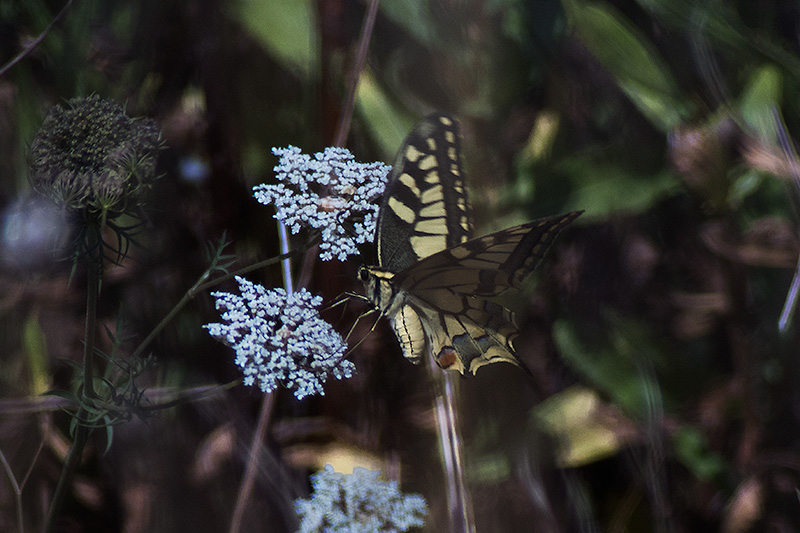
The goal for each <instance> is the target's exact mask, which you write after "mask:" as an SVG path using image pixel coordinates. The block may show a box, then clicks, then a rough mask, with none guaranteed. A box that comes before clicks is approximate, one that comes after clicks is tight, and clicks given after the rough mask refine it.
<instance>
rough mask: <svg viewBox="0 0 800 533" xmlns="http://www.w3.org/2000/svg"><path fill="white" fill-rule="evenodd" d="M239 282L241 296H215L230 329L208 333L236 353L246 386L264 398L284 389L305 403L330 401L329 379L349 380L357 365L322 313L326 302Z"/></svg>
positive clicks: (214, 327)
mask: <svg viewBox="0 0 800 533" xmlns="http://www.w3.org/2000/svg"><path fill="white" fill-rule="evenodd" d="M236 281H237V282H238V283H239V290H240V292H241V296H240V295H236V294H230V293H227V292H213V293H211V295H212V296H214V297H215V298H216V299H217V302H216V305H217V309H218V310H222V311H223V313H222V320H223V321H224V323H217V324H206V325H205V326H203V327H204V328H206V329H207V330H208V332H209V333H210V334H211V336H212V337H215V338H217V339H218V340H220V341H222V342H224V343H225V344H227V345H228V346H230V347H232V348H233V349H234V351H235V352H236V364H237V365H239V366H240V367H241V369H242V372H243V373H244V384H245V385H248V386H252V385H255V384H256V383H258V384H259V385H260V387H261V390H262V392H272V391H273V390H275V388H276V387H277V386H278V384H279V383H282V384H283V385H284V386H285V387H286V388H288V389H296V390H295V392H294V395H295V396H296V397H297V399H298V400H300V399H303V398H304V397H306V396H309V395H312V394H320V395H324V394H325V391H324V390H323V388H322V385H323V384H324V383H325V380H326V379H327V378H328V376H329V375H332V376H333V377H335V378H336V379H343V378H349V377H351V376H352V375H353V374H354V373H355V365H353V363H352V362H351V361H348V360H346V359H343V356H344V353H345V351H346V349H347V345H346V344H345V342H344V340H343V339H342V337H341V335H339V333H337V332H336V330H334V329H333V327H332V326H331V325H330V324H328V323H327V322H325V321H324V320H322V318H320V316H319V313H318V312H317V309H316V308H317V307H318V306H319V304H320V303H322V298H321V297H319V296H314V295H312V294H311V293H310V292H308V291H307V290H305V289H301V290H299V291H297V292H295V293H292V294H287V293H286V291H285V290H283V289H269V290H267V289H266V288H264V286H263V285H259V284H257V283H252V282H250V281H247V280H246V279H244V278H242V277H239V276H237V277H236Z"/></svg>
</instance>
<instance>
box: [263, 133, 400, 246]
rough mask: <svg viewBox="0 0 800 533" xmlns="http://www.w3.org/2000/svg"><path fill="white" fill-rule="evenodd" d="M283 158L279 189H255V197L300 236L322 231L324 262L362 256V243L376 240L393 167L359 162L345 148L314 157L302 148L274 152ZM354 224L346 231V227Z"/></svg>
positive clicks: (327, 149)
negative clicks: (304, 230)
mask: <svg viewBox="0 0 800 533" xmlns="http://www.w3.org/2000/svg"><path fill="white" fill-rule="evenodd" d="M272 153H274V154H275V155H277V156H279V157H280V161H279V162H278V165H277V166H276V167H275V169H274V170H275V176H276V178H277V179H278V182H279V183H277V184H275V185H266V184H261V185H256V186H255V187H253V196H254V197H255V198H256V200H258V201H259V202H261V203H262V204H265V205H268V204H274V205H275V207H276V208H277V210H278V212H277V213H276V214H275V218H276V219H278V220H280V221H282V222H283V223H284V224H286V226H287V227H289V228H291V230H292V233H298V232H299V231H300V230H301V229H302V228H304V227H311V228H314V229H318V230H320V231H321V232H322V242H321V243H320V247H319V248H320V259H322V260H323V261H329V260H331V259H333V258H334V257H336V258H338V259H339V260H340V261H344V260H345V259H347V256H349V255H356V254H357V253H358V248H357V245H358V244H363V243H365V242H371V241H372V238H373V236H374V235H375V224H376V223H377V219H378V209H379V206H380V201H379V199H380V197H381V195H382V194H383V191H384V189H385V187H386V180H387V176H388V174H389V171H391V169H392V167H390V166H388V165H385V164H383V163H379V162H376V163H358V162H357V161H355V158H354V157H353V154H351V153H350V151H349V150H347V149H345V148H326V149H325V151H324V152H320V153H316V154H314V156H313V157H311V156H310V155H308V154H303V153H302V152H301V151H300V149H299V148H297V147H294V146H289V147H287V148H273V149H272ZM345 221H347V223H348V224H352V227H350V228H346V227H345V226H344V224H343V223H344V222H345Z"/></svg>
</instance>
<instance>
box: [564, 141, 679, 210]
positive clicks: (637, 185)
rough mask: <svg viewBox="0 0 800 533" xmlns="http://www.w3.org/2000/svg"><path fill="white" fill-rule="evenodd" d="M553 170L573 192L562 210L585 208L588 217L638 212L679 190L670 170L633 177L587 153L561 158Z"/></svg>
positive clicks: (622, 169)
mask: <svg viewBox="0 0 800 533" xmlns="http://www.w3.org/2000/svg"><path fill="white" fill-rule="evenodd" d="M554 170H555V171H556V172H557V173H558V174H563V175H566V176H569V178H570V181H571V182H572V186H573V192H572V194H571V195H570V197H569V201H568V202H567V203H566V204H565V205H564V206H563V208H564V210H575V209H587V215H590V216H602V215H605V214H611V213H617V212H620V211H632V212H641V211H644V210H646V209H648V208H649V207H651V206H652V205H653V204H654V203H655V202H656V201H658V200H660V199H662V198H664V197H665V196H668V195H670V194H673V193H674V192H675V191H676V190H679V189H680V187H681V183H680V180H679V179H678V178H677V176H676V175H675V173H674V172H672V171H671V170H661V171H659V172H658V173H656V174H651V175H637V174H633V173H631V172H630V171H626V170H625V169H624V168H623V167H621V166H620V165H618V164H614V163H613V162H611V163H605V162H602V161H597V160H596V158H595V157H594V156H593V155H591V154H583V155H576V156H574V157H570V158H569V159H565V160H563V161H561V162H560V163H559V164H558V165H557V166H555V167H554Z"/></svg>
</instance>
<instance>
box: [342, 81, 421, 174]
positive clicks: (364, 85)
mask: <svg viewBox="0 0 800 533" xmlns="http://www.w3.org/2000/svg"><path fill="white" fill-rule="evenodd" d="M356 106H357V107H358V110H359V112H360V113H361V116H362V117H363V118H364V120H365V121H366V122H367V124H368V125H369V127H370V131H371V132H372V133H373V135H374V136H375V140H376V141H377V142H378V144H379V145H380V146H381V149H382V151H383V153H384V154H385V157H386V159H387V160H391V158H392V157H394V154H396V153H397V150H398V149H399V148H400V145H401V144H402V143H403V140H404V139H405V137H406V135H407V134H408V131H409V130H410V129H411V128H412V127H413V125H414V122H415V120H414V119H413V118H411V117H408V116H407V115H405V114H403V113H402V112H401V111H400V110H398V109H397V108H395V106H394V105H393V104H392V103H391V100H390V99H389V98H388V97H387V96H386V94H384V92H383V90H382V89H381V87H380V85H378V83H377V82H376V81H375V78H374V77H373V76H372V74H371V72H370V71H369V70H366V69H365V70H364V71H363V72H362V73H361V78H360V79H359V82H358V90H357V92H356ZM391 162H392V164H394V161H391Z"/></svg>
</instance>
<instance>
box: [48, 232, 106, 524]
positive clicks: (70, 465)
mask: <svg viewBox="0 0 800 533" xmlns="http://www.w3.org/2000/svg"><path fill="white" fill-rule="evenodd" d="M101 234H102V227H101V225H100V224H97V223H91V222H90V223H88V224H87V226H86V243H85V245H86V265H87V286H86V330H85V337H84V344H83V398H82V401H86V402H88V401H91V400H93V399H94V398H95V392H94V344H95V330H96V329H97V297H98V295H99V293H100V283H101V279H102V272H103V243H102V241H101V239H102V236H101ZM86 415H87V412H86V409H84V408H83V407H81V408H79V409H78V412H77V413H76V414H75V421H76V422H77V423H76V424H75V425H74V427H75V439H74V440H73V441H72V446H70V449H69V453H67V457H66V459H65V460H64V466H63V468H62V469H61V477H59V479H58V484H57V485H56V490H55V492H54V493H53V501H52V502H51V503H50V510H49V512H48V514H47V521H46V522H45V527H44V531H45V532H50V531H53V528H54V526H55V523H56V519H57V518H58V514H59V512H60V510H61V507H62V505H63V504H64V498H65V497H66V494H67V489H68V488H69V482H70V480H71V479H72V474H73V473H74V472H75V470H76V469H77V468H78V466H79V465H80V462H81V457H82V456H83V449H84V448H85V447H86V441H87V440H88V436H89V428H88V427H87V426H86V425H85V424H84V423H83V422H82V421H83V420H84V419H85V418H86Z"/></svg>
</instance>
